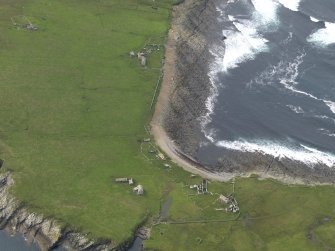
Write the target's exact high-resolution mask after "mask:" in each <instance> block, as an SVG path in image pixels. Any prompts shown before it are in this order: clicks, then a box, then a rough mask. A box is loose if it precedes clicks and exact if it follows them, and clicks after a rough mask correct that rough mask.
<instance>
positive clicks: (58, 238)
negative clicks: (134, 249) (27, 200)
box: [0, 172, 133, 251]
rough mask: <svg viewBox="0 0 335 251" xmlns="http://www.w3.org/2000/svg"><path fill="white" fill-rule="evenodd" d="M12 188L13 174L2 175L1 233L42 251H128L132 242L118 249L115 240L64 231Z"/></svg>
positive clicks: (0, 191) (63, 228) (0, 199)
mask: <svg viewBox="0 0 335 251" xmlns="http://www.w3.org/2000/svg"><path fill="white" fill-rule="evenodd" d="M13 185H14V180H13V177H12V174H11V173H10V172H6V173H0V229H4V230H6V231H7V232H9V233H12V234H15V233H16V232H19V233H22V234H23V235H24V236H25V238H26V239H27V241H28V242H32V241H37V243H38V245H39V246H40V248H41V250H43V251H44V250H52V249H54V248H56V247H58V246H60V245H62V246H63V247H65V248H66V249H67V250H85V251H107V250H127V248H129V246H130V245H131V243H132V241H133V240H129V241H126V242H124V243H121V244H119V245H116V243H114V242H113V241H112V240H91V239H90V238H88V237H87V236H86V235H84V234H82V233H80V232H76V231H74V230H72V229H71V228H69V227H61V225H60V224H59V223H58V222H57V221H56V220H54V219H49V218H46V217H44V216H42V215H39V214H36V213H32V212H30V211H29V210H28V209H27V208H26V207H25V205H24V204H22V203H20V202H18V201H17V200H16V199H15V198H14V197H13V196H12V195H11V194H10V189H11V187H12V186H13Z"/></svg>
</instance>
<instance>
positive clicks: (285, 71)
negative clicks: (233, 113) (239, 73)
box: [247, 52, 335, 114]
mask: <svg viewBox="0 0 335 251" xmlns="http://www.w3.org/2000/svg"><path fill="white" fill-rule="evenodd" d="M305 56H306V53H305V52H302V53H300V54H299V55H298V56H297V57H295V58H294V59H293V60H291V61H288V60H281V61H280V62H279V63H278V64H277V65H272V66H269V67H267V68H266V69H265V70H264V71H263V72H262V73H260V74H259V75H258V76H257V77H256V78H254V79H253V80H251V81H250V82H249V83H247V86H248V87H249V88H252V86H253V85H254V84H257V85H276V83H277V82H278V81H279V83H280V84H281V85H282V86H283V87H285V88H286V89H287V90H289V91H291V92H293V93H296V94H299V95H303V96H306V97H309V98H311V99H314V100H317V101H320V102H323V103H324V104H325V105H326V106H327V107H328V108H329V109H330V111H331V112H332V113H334V114H335V102H334V101H331V100H328V99H322V98H318V97H316V96H315V95H313V94H311V93H308V92H305V91H302V90H299V89H298V88H297V85H298V82H297V78H298V77H299V67H300V65H301V64H302V63H303V60H304V57H305Z"/></svg>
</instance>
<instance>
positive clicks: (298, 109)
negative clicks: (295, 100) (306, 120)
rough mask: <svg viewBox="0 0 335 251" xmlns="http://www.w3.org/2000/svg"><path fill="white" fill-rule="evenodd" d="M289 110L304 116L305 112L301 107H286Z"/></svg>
mask: <svg viewBox="0 0 335 251" xmlns="http://www.w3.org/2000/svg"><path fill="white" fill-rule="evenodd" d="M286 106H287V107H288V108H290V110H291V111H293V112H295V113H297V114H303V113H305V111H304V110H303V109H302V108H301V107H300V106H294V105H286Z"/></svg>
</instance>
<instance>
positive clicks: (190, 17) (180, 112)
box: [163, 0, 222, 155]
mask: <svg viewBox="0 0 335 251" xmlns="http://www.w3.org/2000/svg"><path fill="white" fill-rule="evenodd" d="M173 14H174V19H173V21H172V22H173V24H172V29H173V30H172V31H173V34H174V39H175V51H176V55H177V57H176V62H175V72H174V76H173V79H171V85H172V86H173V87H172V91H171V94H170V105H169V108H168V111H167V112H166V115H165V118H164V121H163V126H164V128H165V130H166V132H167V134H168V135H169V136H170V138H172V139H173V140H174V141H175V143H176V145H178V147H179V148H180V149H181V150H182V151H183V152H184V153H185V154H188V155H193V154H194V153H195V152H196V150H197V147H198V145H199V140H200V138H199V137H200V127H199V118H200V117H201V116H203V115H204V114H205V112H206V107H205V103H206V99H207V97H208V94H209V92H210V86H211V85H210V82H209V77H208V72H209V64H210V62H211V61H212V60H213V56H212V55H211V53H210V51H209V48H210V46H211V44H212V43H214V42H215V41H217V40H221V39H222V34H221V32H219V31H218V30H216V29H217V26H216V25H215V23H216V20H217V16H218V13H217V11H216V7H215V3H214V1H212V0H202V1H190V0H186V1H184V2H183V3H182V4H180V5H179V6H177V7H176V8H175V9H174V13H173Z"/></svg>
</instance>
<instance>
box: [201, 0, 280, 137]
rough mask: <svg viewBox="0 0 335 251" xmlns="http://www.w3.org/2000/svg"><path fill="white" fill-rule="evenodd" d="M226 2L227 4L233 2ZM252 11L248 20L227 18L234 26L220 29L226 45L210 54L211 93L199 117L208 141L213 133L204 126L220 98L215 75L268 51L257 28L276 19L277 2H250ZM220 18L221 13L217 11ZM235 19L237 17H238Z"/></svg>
mask: <svg viewBox="0 0 335 251" xmlns="http://www.w3.org/2000/svg"><path fill="white" fill-rule="evenodd" d="M234 2H235V1H229V2H228V3H234ZM252 2H253V5H254V7H255V11H254V13H253V15H252V17H251V20H247V19H238V18H236V17H234V16H228V18H229V20H230V21H231V22H232V24H234V26H235V29H233V30H223V31H222V33H223V35H224V36H225V37H226V39H225V43H224V44H222V45H214V46H213V47H212V48H211V50H210V53H211V54H212V55H213V56H214V62H213V63H212V64H211V65H210V71H209V73H208V77H209V80H210V83H211V88H210V94H209V96H208V98H207V100H206V103H205V106H206V109H207V112H206V114H205V115H204V116H201V117H200V118H199V119H200V124H201V128H202V132H203V133H204V134H205V136H206V138H207V139H209V140H210V141H212V142H213V141H214V137H215V130H214V129H207V128H206V127H207V125H208V124H209V123H210V122H211V121H212V119H211V115H212V114H213V112H214V105H215V102H216V99H217V97H218V95H219V91H218V88H219V83H218V82H219V81H218V79H217V74H218V73H219V72H227V71H228V69H232V68H235V67H237V66H238V64H240V63H242V62H244V61H246V60H251V59H254V58H255V55H257V54H258V53H260V52H263V51H266V50H267V48H268V47H267V44H266V43H267V42H268V41H267V40H266V39H265V38H263V37H262V36H261V35H260V34H259V32H258V28H259V26H262V27H266V24H269V23H273V22H274V21H275V20H276V19H277V5H278V4H277V3H276V2H273V1H272V0H253V1H252ZM216 10H217V11H218V12H219V13H220V17H222V15H223V13H224V12H223V10H221V9H220V8H217V9H216ZM237 17H238V16H237Z"/></svg>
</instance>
